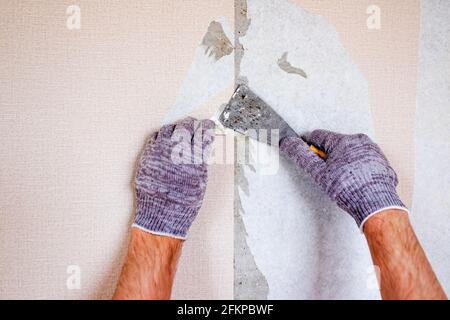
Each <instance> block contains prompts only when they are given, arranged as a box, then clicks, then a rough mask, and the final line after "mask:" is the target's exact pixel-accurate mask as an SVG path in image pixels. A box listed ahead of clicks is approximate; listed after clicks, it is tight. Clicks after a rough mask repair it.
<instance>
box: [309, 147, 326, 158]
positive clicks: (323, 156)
mask: <svg viewBox="0 0 450 320" xmlns="http://www.w3.org/2000/svg"><path fill="white" fill-rule="evenodd" d="M309 149H311V151H312V152H314V153H315V154H317V155H318V156H319V157H321V158H322V159H324V160H325V159H326V158H327V154H326V153H325V152H324V151H322V150H320V149H319V148H317V147H316V146H314V145H312V144H311V145H309Z"/></svg>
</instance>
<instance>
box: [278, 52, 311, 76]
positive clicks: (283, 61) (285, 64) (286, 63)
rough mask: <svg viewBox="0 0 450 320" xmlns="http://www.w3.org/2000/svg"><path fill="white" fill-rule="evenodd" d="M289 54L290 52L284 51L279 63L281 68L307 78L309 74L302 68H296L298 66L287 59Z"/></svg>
mask: <svg viewBox="0 0 450 320" xmlns="http://www.w3.org/2000/svg"><path fill="white" fill-rule="evenodd" d="M287 55H288V53H287V52H285V53H283V55H282V56H281V58H280V59H278V61H277V64H278V66H279V67H280V69H281V70H283V71H285V72H287V73H294V74H298V75H300V76H302V77H303V78H305V79H306V78H308V76H307V75H306V73H305V71H303V70H302V69H300V68H296V67H294V66H292V65H291V63H290V62H289V61H287Z"/></svg>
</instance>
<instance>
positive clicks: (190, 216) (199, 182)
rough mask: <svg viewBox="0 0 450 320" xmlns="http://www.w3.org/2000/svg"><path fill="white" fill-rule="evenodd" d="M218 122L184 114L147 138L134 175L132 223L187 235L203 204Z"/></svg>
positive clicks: (177, 235) (160, 232)
mask: <svg viewBox="0 0 450 320" xmlns="http://www.w3.org/2000/svg"><path fill="white" fill-rule="evenodd" d="M213 128H214V122H213V121H211V120H202V121H198V120H196V119H194V118H186V119H184V120H182V121H180V122H179V123H176V124H169V125H165V126H163V127H162V128H161V129H160V130H159V132H157V133H155V134H153V135H152V136H151V137H150V138H149V140H148V141H147V143H146V145H145V147H144V150H143V152H142V154H141V157H140V160H139V163H138V167H137V173H136V178H135V186H136V198H137V208H136V217H135V221H134V224H133V227H137V228H140V229H143V230H144V231H147V232H150V233H153V234H157V235H163V236H170V237H173V238H178V239H186V236H187V233H188V230H189V228H190V226H191V224H192V222H193V221H194V219H195V217H196V216H197V214H198V211H199V209H200V207H201V205H202V201H203V196H204V194H205V189H206V183H207V163H206V160H207V156H208V154H209V148H210V146H211V144H212V142H213V140H214V133H213Z"/></svg>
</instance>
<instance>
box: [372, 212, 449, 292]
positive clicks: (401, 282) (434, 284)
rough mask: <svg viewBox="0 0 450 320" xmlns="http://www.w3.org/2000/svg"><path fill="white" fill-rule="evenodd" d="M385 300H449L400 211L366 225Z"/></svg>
mask: <svg viewBox="0 0 450 320" xmlns="http://www.w3.org/2000/svg"><path fill="white" fill-rule="evenodd" d="M364 234H365V235H366V238H367V242H368V244H369V248H370V252H371V255H372V259H373V262H374V264H375V265H376V266H378V267H379V269H380V287H381V296H382V298H383V299H446V298H447V297H446V295H445V293H444V291H443V290H442V287H441V285H440V284H439V281H438V280H437V278H436V275H435V274H434V272H433V270H432V268H431V265H430V263H429V262H428V259H427V257H426V256H425V253H424V251H423V249H422V247H421V245H420V243H419V241H418V240H417V237H416V235H415V233H414V230H413V229H412V226H411V224H410V222H409V218H408V215H407V214H405V213H404V212H402V211H399V210H386V211H384V212H381V213H379V214H377V215H374V216H373V217H372V218H369V220H368V221H367V222H366V224H365V225H364Z"/></svg>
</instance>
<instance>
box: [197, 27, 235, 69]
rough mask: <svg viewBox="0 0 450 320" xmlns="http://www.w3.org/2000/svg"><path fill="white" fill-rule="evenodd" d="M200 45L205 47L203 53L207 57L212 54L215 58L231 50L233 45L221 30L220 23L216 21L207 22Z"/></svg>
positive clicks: (225, 54) (217, 58)
mask: <svg viewBox="0 0 450 320" xmlns="http://www.w3.org/2000/svg"><path fill="white" fill-rule="evenodd" d="M202 46H204V47H205V54H206V55H207V56H209V57H212V56H214V58H215V59H216V60H219V59H220V58H222V57H223V56H227V55H229V54H231V53H232V52H233V45H232V44H231V42H230V40H229V39H228V37H227V35H226V34H225V32H224V31H223V28H222V25H221V24H220V22H217V21H212V22H211V23H210V24H209V27H208V31H207V32H206V34H205V36H204V37H203V40H202Z"/></svg>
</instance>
